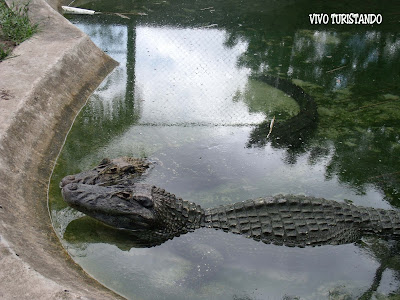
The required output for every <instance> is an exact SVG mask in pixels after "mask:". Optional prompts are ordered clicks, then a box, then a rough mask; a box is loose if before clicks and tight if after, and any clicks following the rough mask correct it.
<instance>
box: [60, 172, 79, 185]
mask: <svg viewBox="0 0 400 300" xmlns="http://www.w3.org/2000/svg"><path fill="white" fill-rule="evenodd" d="M74 180H75V176H74V175H68V176H65V177H64V178H63V179H62V180H61V182H60V188H63V187H64V186H66V185H67V184H69V183H72V182H74Z"/></svg>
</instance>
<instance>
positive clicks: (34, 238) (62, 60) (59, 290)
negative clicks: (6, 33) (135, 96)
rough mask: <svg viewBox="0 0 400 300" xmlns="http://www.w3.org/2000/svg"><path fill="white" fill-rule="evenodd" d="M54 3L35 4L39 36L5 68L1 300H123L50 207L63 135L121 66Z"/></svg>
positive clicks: (0, 105) (0, 82)
mask: <svg viewBox="0 0 400 300" xmlns="http://www.w3.org/2000/svg"><path fill="white" fill-rule="evenodd" d="M6 1H7V3H8V4H10V3H11V2H13V1H11V0H6ZM20 1H22V0H20ZM48 2H49V4H51V6H52V7H58V6H59V3H58V2H57V0H48ZM49 4H48V3H46V2H45V1H44V0H32V1H30V17H31V19H32V20H33V21H34V22H38V23H39V24H40V32H39V33H38V34H37V35H35V36H34V38H32V39H30V40H28V41H26V42H24V43H22V44H21V45H20V46H18V47H17V48H16V49H15V51H14V52H13V55H15V57H14V58H11V59H8V60H6V61H4V62H2V63H1V64H0V178H1V180H0V298H1V299H110V298H120V297H119V296H118V295H117V294H115V293H113V292H112V291H110V290H108V289H106V288H104V287H103V286H102V285H100V284H99V283H98V282H97V281H95V280H94V279H92V278H90V277H89V276H88V275H87V274H86V273H85V272H84V271H83V270H82V269H81V268H80V267H79V266H77V265H76V264H75V263H74V262H73V261H72V259H71V258H70V257H69V256H68V254H67V253H66V252H65V250H64V249H63V248H62V246H61V244H60V242H59V240H58V238H57V237H56V235H55V233H54V231H53V229H52V226H51V222H50V217H49V214H48V208H47V186H48V179H49V176H50V174H51V171H52V169H53V166H54V164H55V159H56V157H57V155H58V153H59V151H60V148H61V147H62V145H63V142H64V138H65V135H66V134H67V132H68V130H69V128H70V126H71V124H72V122H73V120H74V118H75V116H76V114H77V113H78V112H79V110H80V109H81V107H82V106H83V105H84V104H85V102H86V100H87V98H88V97H89V95H90V94H91V92H92V91H93V90H94V89H95V88H96V87H97V86H98V85H99V84H100V82H101V81H102V80H103V79H104V77H105V76H106V75H107V74H108V73H109V72H111V70H112V69H113V68H114V67H115V66H116V65H117V63H116V62H115V61H114V60H112V59H111V58H110V57H108V56H107V55H105V54H104V53H103V52H101V51H100V50H99V49H98V48H97V47H96V46H95V45H94V44H93V43H92V42H91V41H90V39H89V38H88V37H87V36H86V35H85V34H83V33H82V32H80V31H79V30H78V29H77V28H75V27H74V26H73V25H72V24H70V23H69V22H68V21H67V20H65V19H64V18H63V17H62V16H61V15H60V14H58V13H57V12H56V11H54V10H53V9H52V8H51V7H50V6H49Z"/></svg>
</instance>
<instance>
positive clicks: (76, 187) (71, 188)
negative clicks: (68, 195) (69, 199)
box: [69, 183, 78, 191]
mask: <svg viewBox="0 0 400 300" xmlns="http://www.w3.org/2000/svg"><path fill="white" fill-rule="evenodd" d="M69 189H70V190H72V191H75V190H77V189H78V185H77V184H76V183H71V184H70V185H69Z"/></svg>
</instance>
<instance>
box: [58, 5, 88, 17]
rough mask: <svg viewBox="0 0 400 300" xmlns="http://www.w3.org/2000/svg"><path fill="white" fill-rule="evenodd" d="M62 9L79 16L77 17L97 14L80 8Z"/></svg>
mask: <svg viewBox="0 0 400 300" xmlns="http://www.w3.org/2000/svg"><path fill="white" fill-rule="evenodd" d="M61 8H62V9H63V10H64V12H66V13H71V14H77V15H94V14H95V13H96V12H95V11H94V10H91V9H84V8H79V7H71V6H61Z"/></svg>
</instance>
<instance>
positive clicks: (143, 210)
mask: <svg viewBox="0 0 400 300" xmlns="http://www.w3.org/2000/svg"><path fill="white" fill-rule="evenodd" d="M62 195H63V198H64V200H65V201H66V202H67V203H68V204H69V205H70V206H71V207H73V208H75V209H77V210H79V211H81V212H83V213H85V214H86V215H88V216H91V217H93V218H95V219H97V220H100V221H102V222H104V223H106V224H108V225H110V226H113V227H116V228H123V229H130V230H154V231H157V232H159V233H160V234H168V235H172V236H177V235H180V234H182V233H186V232H188V231H192V230H194V229H196V228H199V227H201V226H202V225H204V210H203V209H202V208H201V207H200V206H199V205H196V204H194V203H191V202H188V201H184V200H182V199H181V198H176V197H175V195H173V194H170V193H168V192H166V191H165V190H163V189H159V188H156V187H154V186H151V185H146V184H139V183H135V184H133V185H124V186H121V185H116V186H100V185H89V184H82V183H75V182H73V183H68V184H65V185H63V187H62Z"/></svg>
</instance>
